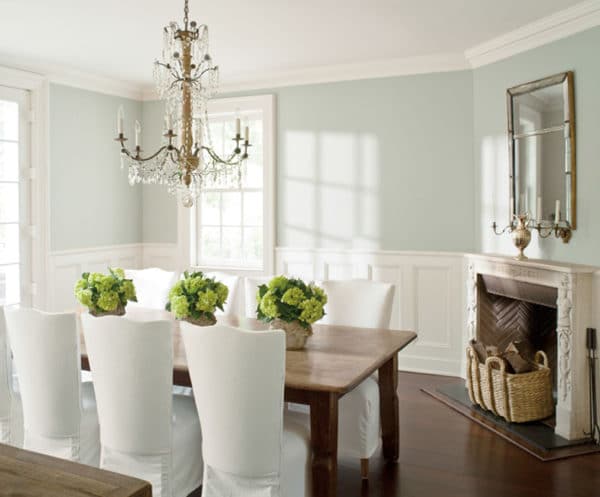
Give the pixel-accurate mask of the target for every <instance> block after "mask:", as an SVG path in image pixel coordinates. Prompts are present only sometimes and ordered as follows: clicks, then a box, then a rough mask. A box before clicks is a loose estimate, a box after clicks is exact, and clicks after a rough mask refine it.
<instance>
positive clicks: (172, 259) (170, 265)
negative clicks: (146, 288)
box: [141, 243, 187, 271]
mask: <svg viewBox="0 0 600 497" xmlns="http://www.w3.org/2000/svg"><path fill="white" fill-rule="evenodd" d="M184 266H185V264H183V265H182V257H181V254H180V251H179V245H177V244H176V243H144V244H142V266H141V267H144V268H147V267H159V268H161V269H165V270H167V271H183V270H184V269H187V268H186V267H184Z"/></svg>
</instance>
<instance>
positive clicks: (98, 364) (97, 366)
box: [82, 314, 203, 497]
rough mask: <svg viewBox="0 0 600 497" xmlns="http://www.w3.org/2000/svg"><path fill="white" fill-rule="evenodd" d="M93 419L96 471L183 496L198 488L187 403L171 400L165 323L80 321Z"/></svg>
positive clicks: (196, 449) (193, 420)
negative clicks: (97, 446) (96, 436)
mask: <svg viewBox="0 0 600 497" xmlns="http://www.w3.org/2000/svg"><path fill="white" fill-rule="evenodd" d="M82 322H83V332H84V336H85V343H86V349H87V352H88V356H89V359H90V366H91V369H92V372H93V373H94V384H95V386H96V397H97V399H98V416H99V419H100V428H101V431H100V442H101V456H100V467H101V468H104V469H107V470H110V471H115V472H118V473H124V474H127V475H131V476H134V477H137V478H141V479H143V480H147V481H149V482H151V483H152V489H153V495H154V497H171V496H173V497H185V496H187V495H188V494H189V493H190V492H192V491H193V490H194V489H196V488H198V487H199V486H200V485H201V483H202V466H203V463H202V436H201V432H200V423H199V421H198V414H197V413H196V408H195V406H194V399H193V398H192V397H189V396H183V395H173V394H172V393H171V386H172V382H173V341H172V335H171V333H172V332H171V326H172V324H171V322H170V321H142V320H140V321H133V320H130V319H127V318H124V317H117V316H106V317H101V318H95V317H93V316H91V315H89V314H85V315H83V316H82Z"/></svg>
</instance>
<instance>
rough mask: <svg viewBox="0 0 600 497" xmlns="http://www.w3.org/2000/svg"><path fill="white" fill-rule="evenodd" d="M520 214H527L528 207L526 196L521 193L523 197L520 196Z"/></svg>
mask: <svg viewBox="0 0 600 497" xmlns="http://www.w3.org/2000/svg"><path fill="white" fill-rule="evenodd" d="M517 210H518V212H519V214H525V211H527V207H526V206H525V194H524V193H521V195H519V207H518V209H517Z"/></svg>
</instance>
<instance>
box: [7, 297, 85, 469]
mask: <svg viewBox="0 0 600 497" xmlns="http://www.w3.org/2000/svg"><path fill="white" fill-rule="evenodd" d="M5 317H6V328H7V331H8V341H9V343H10V346H11V348H12V352H13V356H14V361H15V366H16V369H17V371H18V375H19V387H20V392H21V401H22V403H23V424H24V430H25V440H24V448H26V449H32V450H35V451H38V452H44V453H49V454H53V455H56V456H59V457H66V458H69V459H78V457H79V454H78V450H79V436H80V433H79V431H80V421H81V389H80V381H81V363H80V354H79V332H78V326H77V317H76V315H75V313H46V312H42V311H38V310H35V309H26V308H13V309H5Z"/></svg>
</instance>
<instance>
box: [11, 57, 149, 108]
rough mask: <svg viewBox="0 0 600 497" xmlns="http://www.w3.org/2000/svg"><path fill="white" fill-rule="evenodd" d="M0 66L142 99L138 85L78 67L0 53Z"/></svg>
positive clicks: (65, 83) (116, 94)
mask: <svg viewBox="0 0 600 497" xmlns="http://www.w3.org/2000/svg"><path fill="white" fill-rule="evenodd" d="M0 67H3V68H4V69H5V70H6V71H11V70H12V71H19V72H22V71H25V72H27V73H29V74H32V75H35V76H36V77H39V78H44V79H46V80H48V81H49V82H51V83H56V84H60V85H65V86H71V87H74V88H80V89H83V90H89V91H94V92H97V93H103V94H106V95H112V96H117V97H124V98H130V99H132V100H142V89H141V87H140V86H139V85H136V84H132V83H128V82H125V81H120V80H118V79H114V78H107V77H104V76H98V75H97V74H92V73H88V72H85V71H81V70H79V69H73V68H70V67H66V66H61V65H57V64H48V63H39V62H31V61H22V60H21V59H20V58H19V59H17V58H16V57H12V56H8V55H5V54H0Z"/></svg>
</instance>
